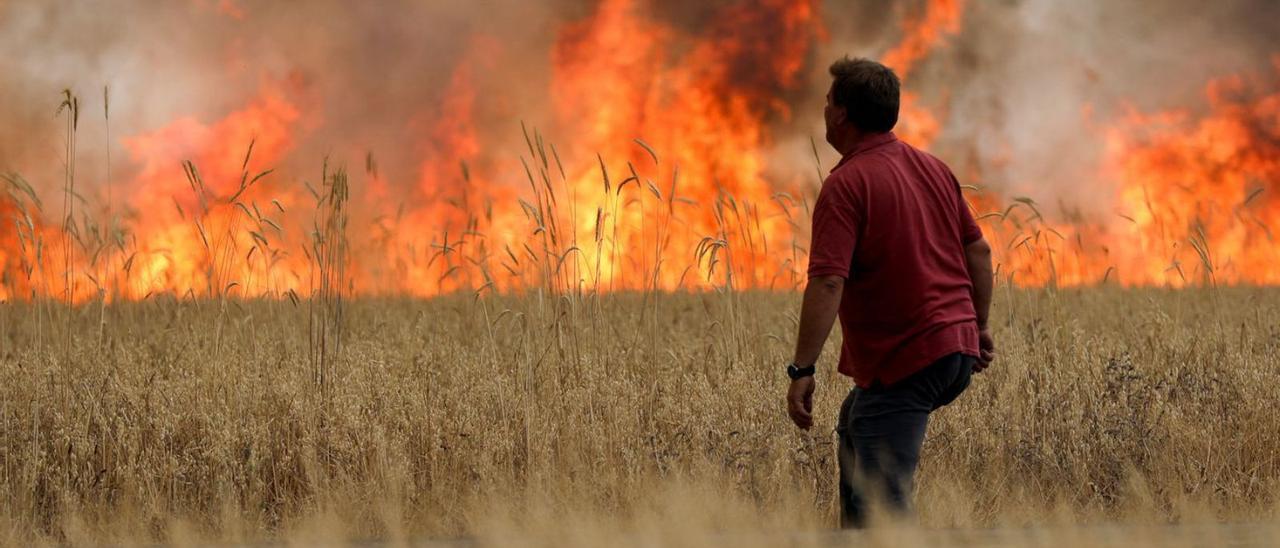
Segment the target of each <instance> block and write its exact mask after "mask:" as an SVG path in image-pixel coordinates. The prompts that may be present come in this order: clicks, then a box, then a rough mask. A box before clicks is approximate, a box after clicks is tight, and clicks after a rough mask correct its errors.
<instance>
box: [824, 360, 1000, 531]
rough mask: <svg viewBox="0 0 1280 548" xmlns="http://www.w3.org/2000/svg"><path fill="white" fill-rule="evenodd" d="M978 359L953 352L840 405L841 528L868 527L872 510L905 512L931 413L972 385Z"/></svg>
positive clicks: (856, 390) (854, 394)
mask: <svg viewBox="0 0 1280 548" xmlns="http://www.w3.org/2000/svg"><path fill="white" fill-rule="evenodd" d="M975 361H976V360H975V359H974V358H973V357H971V356H965V355H963V354H951V355H949V356H947V357H944V358H942V359H940V360H938V361H936V362H933V363H932V364H930V365H929V366H927V367H925V368H924V369H922V370H920V371H919V372H917V373H915V374H913V375H911V376H910V377H907V378H906V379H903V380H901V381H898V382H896V383H894V384H893V385H892V386H881V385H879V384H876V385H872V386H871V387H870V388H867V389H863V388H857V387H855V388H854V389H853V390H852V391H850V392H849V396H848V397H847V398H845V400H844V405H842V406H841V407H840V418H839V422H838V426H837V427H836V432H837V433H839V436H840V440H839V443H838V448H839V449H838V450H839V462H840V525H841V526H842V527H862V526H864V525H866V521H867V511H868V507H869V506H870V505H871V503H872V502H873V501H876V502H881V503H883V505H884V506H883V507H884V508H885V509H887V510H889V511H891V512H894V513H898V514H904V513H906V512H907V509H908V507H909V502H910V497H911V481H912V477H913V476H914V475H915V472H916V465H917V464H919V462H920V446H921V444H923V443H924V433H925V428H926V427H927V426H928V424H929V413H931V412H932V411H933V410H935V409H937V408H939V407H942V406H944V405H946V404H948V403H951V402H952V401H953V400H955V399H956V397H957V396H959V395H960V393H961V392H964V389H965V388H967V387H968V386H969V377H970V375H972V374H973V364H974V362H975Z"/></svg>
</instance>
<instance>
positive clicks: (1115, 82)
mask: <svg viewBox="0 0 1280 548" xmlns="http://www.w3.org/2000/svg"><path fill="white" fill-rule="evenodd" d="M965 17H966V20H965V23H964V30H963V31H962V32H961V33H960V34H959V35H958V36H956V37H955V38H954V39H953V40H952V45H951V47H950V48H946V49H943V50H941V51H939V52H937V54H936V55H934V56H933V57H931V58H930V61H929V62H928V63H927V64H926V65H925V66H924V67H922V68H921V70H920V73H919V74H918V76H917V79H916V80H915V81H914V82H913V84H914V85H916V86H918V87H920V88H922V89H924V90H926V92H927V93H928V95H929V96H930V97H931V98H932V99H933V100H934V101H935V102H936V104H943V105H945V108H946V111H947V120H946V125H945V127H946V130H945V131H944V132H943V134H942V135H941V136H940V139H939V141H938V143H937V145H936V146H935V147H934V150H935V152H937V153H939V154H940V155H942V156H943V157H945V158H947V159H948V160H950V161H951V162H952V164H953V167H955V168H956V171H957V173H960V174H962V177H963V176H968V177H969V179H970V182H980V183H982V184H985V185H987V186H989V187H992V188H995V189H998V190H1000V191H1002V192H1003V193H1005V194H1006V195H1024V196H1031V197H1033V198H1034V199H1036V200H1037V201H1040V202H1042V203H1049V204H1055V205H1056V203H1057V202H1062V203H1064V204H1066V205H1068V206H1069V207H1070V206H1083V207H1085V208H1087V209H1089V210H1093V211H1095V212H1105V211H1107V210H1108V208H1109V207H1111V206H1112V205H1113V204H1111V203H1110V199H1111V198H1112V197H1113V196H1114V193H1113V192H1111V188H1112V185H1114V184H1115V181H1108V180H1105V179H1103V178H1100V177H1099V175H1098V167H1099V162H1100V161H1101V158H1100V157H1099V156H1100V154H1101V153H1102V144H1101V133H1102V131H1101V129H1102V127H1103V126H1105V125H1106V124H1107V123H1109V121H1110V120H1113V119H1115V118H1117V117H1119V116H1121V115H1122V114H1123V113H1124V112H1125V110H1126V109H1130V108H1132V109H1137V110H1139V111H1144V112H1150V111H1156V110H1166V109H1174V108H1189V109H1190V110H1191V111H1192V112H1195V109H1196V108H1197V107H1202V106H1203V104H1204V89H1205V85H1206V83H1207V82H1208V81H1210V80H1211V79H1214V78H1221V77H1224V76H1228V75H1232V74H1249V73H1262V74H1263V75H1266V74H1267V73H1269V72H1270V71H1271V67H1270V59H1271V56H1272V55H1273V54H1275V53H1276V52H1280V35H1277V34H1276V32H1275V25H1274V21H1276V20H1280V5H1278V4H1276V3H1274V2H1267V1H1258V0H1229V1H1225V2H1214V3H1204V2H1194V1H1175V2H1109V1H1101V0H1098V1H1087V2H1056V1H1052V0H1022V1H1000V2H972V3H971V4H970V5H969V8H968V9H967V11H966V14H965Z"/></svg>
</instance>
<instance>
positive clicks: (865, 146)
mask: <svg viewBox="0 0 1280 548" xmlns="http://www.w3.org/2000/svg"><path fill="white" fill-rule="evenodd" d="M897 140H898V136H897V135H894V133H893V132H892V131H886V132H884V133H872V134H870V135H866V136H863V138H862V139H859V140H858V142H856V143H854V144H853V148H851V149H849V153H848V154H845V155H844V157H843V158H841V159H840V162H839V163H837V164H836V167H833V168H831V172H832V173H835V171H836V170H837V169H840V166H842V165H844V164H845V163H846V162H848V161H849V159H850V158H853V157H854V156H857V155H859V154H861V153H863V152H866V151H868V150H871V149H873V148H876V147H878V146H880V145H885V144H889V143H892V142H894V141H897Z"/></svg>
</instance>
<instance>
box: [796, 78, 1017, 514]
mask: <svg viewBox="0 0 1280 548" xmlns="http://www.w3.org/2000/svg"><path fill="white" fill-rule="evenodd" d="M831 76H832V77H833V82H832V84H831V89H830V91H829V92H828V93H827V107H826V110H825V112H824V117H825V118H826V124H827V142H828V143H830V144H831V146H833V147H835V149H836V150H837V151H839V152H840V154H841V155H842V156H843V158H842V159H841V160H840V163H839V164H837V165H836V167H835V168H834V169H832V170H831V175H830V176H829V177H827V180H826V181H825V182H823V184H822V190H821V192H820V193H819V194H818V200H817V203H816V204H815V205H814V210H813V241H812V245H810V251H809V283H808V285H807V287H806V288H805V291H804V302H803V304H802V305H801V309H800V329H799V331H800V332H799V335H798V337H797V341H796V353H795V360H794V361H793V362H792V364H791V365H790V366H788V368H787V373H788V375H789V376H790V377H791V379H792V380H791V386H790V388H789V390H788V391H787V412H788V414H789V415H790V416H791V420H793V421H794V422H795V423H796V426H799V427H800V428H804V429H808V428H810V427H811V426H812V425H813V415H812V413H813V390H814V378H813V372H814V363H815V362H817V360H818V356H819V355H820V354H821V353H822V345H823V344H824V343H825V342H826V340H827V335H828V334H829V333H830V331H831V326H832V324H833V323H834V322H835V318H836V315H837V312H838V313H839V316H840V326H841V329H842V331H843V334H844V344H843V346H842V347H841V349H840V362H839V367H838V369H839V371H840V372H841V373H843V374H845V375H848V376H850V377H853V380H854V384H855V386H854V388H853V390H852V391H851V392H850V393H849V396H848V397H847V398H846V399H845V401H844V405H843V406H841V410H840V416H839V418H838V426H837V428H836V430H837V432H838V434H839V443H838V447H839V464H840V509H841V525H842V526H844V527H861V526H863V525H865V523H866V519H867V514H868V505H869V504H868V503H869V502H870V501H879V502H882V503H883V504H885V506H887V508H888V509H889V510H890V511H892V512H895V513H903V512H905V511H906V510H907V506H908V499H909V497H910V493H911V481H912V476H913V475H914V473H915V469H916V465H917V463H918V462H919V458H920V446H921V444H922V443H923V442H924V434H925V428H926V426H927V424H928V420H929V413H931V412H932V411H933V410H935V409H937V408H939V407H942V406H943V405H946V404H948V403H950V402H951V401H952V400H954V399H955V398H956V397H957V396H959V395H960V393H961V392H962V391H964V389H965V388H966V387H967V386H968V385H969V376H970V374H971V373H977V372H980V371H982V370H983V369H985V368H986V367H987V366H988V365H990V363H991V360H992V358H993V357H994V351H995V348H994V344H993V342H992V339H991V334H990V333H989V332H988V331H987V316H988V311H989V309H990V305H991V291H992V281H993V280H992V278H993V276H992V270H991V248H990V247H989V246H988V245H987V243H986V241H985V240H984V239H983V238H982V231H981V230H980V229H979V228H978V225H977V223H975V222H974V219H973V215H972V214H971V213H970V212H969V208H968V206H967V205H966V203H965V201H964V198H963V196H961V193H960V185H959V183H958V182H957V181H956V178H955V176H954V175H952V174H951V171H950V170H949V169H948V168H947V166H946V165H945V164H943V163H942V161H940V160H938V159H937V158H934V157H933V156H931V155H929V154H927V153H925V152H922V151H920V150H917V149H915V148H914V147H912V146H911V145H908V144H906V143H904V142H902V141H899V140H898V138H897V137H896V136H895V135H894V134H893V132H892V130H893V126H894V125H895V124H896V123H897V121H898V88H899V83H898V77H897V76H896V75H894V73H893V71H892V70H890V69H889V68H887V67H885V66H884V65H881V64H879V63H876V62H874V61H869V60H866V59H849V58H847V57H846V58H844V59H841V60H839V61H836V63H835V64H833V65H831Z"/></svg>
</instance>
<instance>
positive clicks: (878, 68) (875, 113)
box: [831, 57, 900, 133]
mask: <svg viewBox="0 0 1280 548" xmlns="http://www.w3.org/2000/svg"><path fill="white" fill-rule="evenodd" d="M831 76H832V77H833V78H835V82H834V83H833V84H832V86H831V102H832V104H834V105H836V106H839V107H844V108H845V110H846V111H847V112H848V116H849V121H850V122H853V125H854V126H855V127H857V128H858V129H860V130H862V131H866V132H870V133H884V132H886V131H889V130H891V129H893V126H895V125H897V123H898V88H899V86H900V84H899V83H898V75H896V74H894V73H893V69H890V68H889V67H886V66H884V65H881V64H880V63H877V62H875V61H872V60H870V59H863V58H855V59H850V58H848V57H845V58H843V59H840V60H839V61H836V62H835V63H832V64H831Z"/></svg>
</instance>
